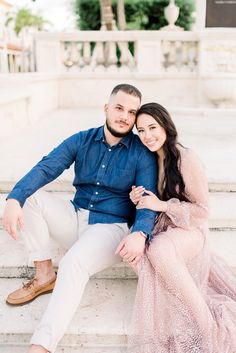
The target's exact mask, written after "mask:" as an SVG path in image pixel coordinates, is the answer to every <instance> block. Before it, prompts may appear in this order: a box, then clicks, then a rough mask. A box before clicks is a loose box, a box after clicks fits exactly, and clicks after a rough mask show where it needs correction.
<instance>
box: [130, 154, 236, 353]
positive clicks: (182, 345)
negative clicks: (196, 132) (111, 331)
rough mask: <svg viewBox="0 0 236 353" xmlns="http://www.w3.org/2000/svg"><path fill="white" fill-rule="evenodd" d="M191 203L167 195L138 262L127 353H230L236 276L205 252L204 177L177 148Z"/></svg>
mask: <svg viewBox="0 0 236 353" xmlns="http://www.w3.org/2000/svg"><path fill="white" fill-rule="evenodd" d="M180 153H181V165H180V168H181V173H182V176H183V179H184V182H185V188H186V189H185V190H186V193H187V196H188V199H189V200H190V201H191V202H180V201H179V200H178V199H174V198H173V199H170V200H168V201H167V204H168V209H167V212H166V213H162V214H161V215H160V216H159V218H158V219H157V222H156V225H155V227H154V238H153V240H152V241H151V243H150V245H149V247H148V248H147V249H146V253H145V255H144V256H143V257H142V259H141V261H140V262H139V263H138V266H137V268H136V270H137V272H138V286H137V293H136V299H135V303H134V308H133V315H132V319H131V325H130V329H129V332H128V352H129V353H236V276H235V275H234V274H233V272H232V271H231V269H230V268H229V267H228V266H227V264H226V263H225V262H224V261H223V260H222V259H221V258H220V257H218V256H216V255H214V254H213V253H211V252H210V251H209V245H208V182H207V178H206V175H205V172H204V168H203V166H202V163H201V161H200V160H199V158H198V157H197V155H196V154H195V153H194V152H193V151H192V150H190V149H184V148H181V149H180Z"/></svg>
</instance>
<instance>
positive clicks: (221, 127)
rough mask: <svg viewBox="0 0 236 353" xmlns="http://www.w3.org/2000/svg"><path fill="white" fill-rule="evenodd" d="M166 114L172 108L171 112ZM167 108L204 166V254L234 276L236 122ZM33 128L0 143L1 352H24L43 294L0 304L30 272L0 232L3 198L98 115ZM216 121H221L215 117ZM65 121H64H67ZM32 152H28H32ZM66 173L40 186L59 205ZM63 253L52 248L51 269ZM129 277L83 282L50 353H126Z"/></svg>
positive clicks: (68, 192)
mask: <svg viewBox="0 0 236 353" xmlns="http://www.w3.org/2000/svg"><path fill="white" fill-rule="evenodd" d="M170 111H171V110H170ZM217 112H218V114H215V111H197V110H194V109H192V110H191V109H189V110H183V111H180V110H172V111H171V113H173V114H172V116H173V120H174V122H175V123H176V126H177V128H178V131H179V135H180V142H182V143H183V144H184V145H186V146H188V147H191V148H193V149H194V150H195V151H196V152H197V153H198V154H199V156H200V158H201V159H202V160H203V162H204V164H205V166H206V172H207V176H208V180H209V190H210V206H211V215H210V222H209V226H210V233H209V237H210V243H211V249H212V250H213V251H214V252H216V253H217V254H219V255H221V256H222V257H223V258H224V259H225V260H226V261H227V262H228V264H229V265H230V266H231V267H232V269H234V270H235V271H236V257H235V254H236V206H235V205H236V166H235V165H234V163H233V161H235V160H236V120H235V114H228V112H227V111H225V112H221V111H217ZM49 115H50V116H47V119H42V120H41V121H38V122H34V123H33V124H32V125H31V126H28V127H27V128H25V129H22V130H21V132H20V134H19V133H18V134H15V135H14V136H12V137H11V138H10V139H9V138H8V139H5V140H2V141H0V160H1V169H0V278H1V281H0V352H1V353H16V352H17V353H25V352H26V347H27V346H28V343H29V339H30V336H31V335H32V333H33V331H34V328H35V327H36V326H37V323H38V322H39V320H40V317H41V315H42V313H43V311H44V309H45V307H46V304H47V302H48V299H49V295H45V296H42V297H40V298H38V299H37V300H36V301H34V302H32V303H30V304H29V305H27V306H24V307H19V308H13V307H8V306H6V305H5V298H6V296H7V293H9V292H11V291H12V290H14V289H15V288H18V287H19V286H20V284H21V282H22V277H23V278H24V277H29V276H31V275H32V273H33V269H32V267H30V266H29V267H28V266H27V265H30V264H29V263H28V261H27V258H26V254H25V252H24V249H23V244H22V242H21V240H19V241H17V242H15V241H14V240H12V239H10V237H9V236H8V235H7V234H6V233H5V232H4V231H3V229H2V211H3V206H4V202H5V201H4V199H5V197H6V194H7V193H8V192H9V191H10V190H11V189H12V187H13V185H14V183H15V181H17V180H18V179H19V178H20V177H21V176H22V175H24V174H25V173H26V172H27V171H28V170H29V169H30V168H31V167H32V166H33V164H35V163H36V162H37V161H38V160H39V159H41V157H42V156H43V155H45V154H47V153H48V152H49V151H50V150H51V149H52V148H53V147H54V146H56V145H57V144H58V143H59V142H61V141H62V140H63V139H64V138H66V137H68V136H70V135H72V134H73V133H75V132H76V131H78V130H83V129H87V128H90V127H91V126H98V125H102V124H103V122H104V118H103V116H104V114H103V111H102V109H100V108H99V109H98V108H96V109H94V108H93V109H85V108H81V109H60V110H57V111H54V112H52V113H51V114H49ZM222 117H223V118H222ZM68 121H69V123H68ZM32 146H33V147H32ZM72 180H73V169H72V168H71V169H70V170H69V171H66V172H65V173H63V174H62V175H61V176H60V177H59V179H58V180H57V181H55V182H53V183H51V184H49V185H47V186H46V187H45V189H46V190H48V191H51V192H54V193H55V194H57V195H58V196H59V197H63V198H65V199H69V198H72V197H73V196H72V194H73V187H71V181H72ZM61 255H63V252H62V251H61V250H60V249H58V247H56V250H55V259H54V260H55V261H54V263H55V265H57V264H58V261H59V258H60V256H61ZM135 278H136V275H135V273H134V272H133V271H132V270H131V269H130V268H129V267H128V266H127V265H126V264H124V263H121V264H118V265H116V266H113V267H112V268H109V269H107V270H105V271H103V272H101V273H98V274H96V275H95V276H94V277H93V278H92V279H91V280H90V281H89V283H88V286H87V288H86V291H85V293H84V296H83V299H82V302H81V305H80V308H79V310H78V311H77V313H76V315H75V317H74V319H73V321H72V323H71V325H70V327H69V328H68V330H67V332H66V334H65V336H64V337H63V339H62V341H61V343H60V345H59V347H58V349H57V353H125V351H126V349H125V344H126V332H127V323H128V322H129V316H130V312H131V309H132V303H133V299H134V295H135V287H136V279H135Z"/></svg>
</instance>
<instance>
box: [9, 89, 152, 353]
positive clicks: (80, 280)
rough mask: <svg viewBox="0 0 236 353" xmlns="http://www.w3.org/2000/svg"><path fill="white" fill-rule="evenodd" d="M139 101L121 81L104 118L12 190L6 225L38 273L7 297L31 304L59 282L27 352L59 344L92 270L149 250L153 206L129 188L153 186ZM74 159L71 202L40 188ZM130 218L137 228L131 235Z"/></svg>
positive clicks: (68, 141) (43, 350) (42, 351)
mask: <svg viewBox="0 0 236 353" xmlns="http://www.w3.org/2000/svg"><path fill="white" fill-rule="evenodd" d="M140 102H141V93H140V92H139V91H138V90H137V88H135V87H133V86H131V85H127V84H121V85H118V86H116V87H115V88H114V89H113V91H112V93H111V95H110V98H109V102H108V103H107V104H105V106H104V111H105V115H106V123H105V125H104V126H102V127H100V128H94V129H90V130H87V131H81V132H79V133H77V134H75V135H73V136H71V137H69V138H68V139H66V140H65V141H64V142H63V143H62V144H60V145H59V146H58V147H57V148H55V149H54V150H53V151H52V152H51V153H50V154H49V155H48V156H46V157H44V158H43V159H42V160H41V161H40V162H39V163H38V164H37V165H36V166H35V167H34V168H33V169H32V170H31V171H30V172H29V173H28V174H26V176H24V177H23V178H22V179H21V180H20V181H19V182H18V183H17V184H16V186H15V187H14V189H13V190H12V192H11V193H10V194H9V195H8V197H7V204H6V208H5V212H4V219H3V222H4V228H5V229H6V230H7V232H8V233H9V234H10V235H11V236H12V237H13V238H16V237H17V233H16V229H17V224H18V225H19V227H20V228H21V230H22V235H23V238H24V240H25V243H26V247H27V249H28V251H29V255H30V259H31V260H32V261H34V263H35V267H36V272H35V277H34V278H33V279H32V280H30V281H29V282H28V283H27V284H26V285H24V286H23V287H22V288H20V289H18V290H16V291H15V292H13V293H11V294H9V296H8V298H7V303H8V304H11V305H19V304H21V305H22V304H25V303H27V302H29V301H31V300H33V299H35V298H36V297H37V296H38V295H40V294H44V293H47V292H50V291H52V289H53V288H54V285H55V288H54V291H53V294H52V296H51V299H50V302H49V305H48V307H47V309H46V312H45V313H44V316H43V319H42V321H41V323H40V324H39V326H38V328H37V329H36V331H35V333H34V335H33V337H32V340H31V346H30V348H29V351H28V352H29V353H46V352H48V351H49V352H54V351H55V349H56V346H57V343H58V341H59V340H60V339H61V337H62V336H63V334H64V332H65V330H66V328H67V326H68V324H69V322H70V321H71V319H72V317H73V315H74V313H75V311H76V309H77V307H78V305H79V302H80V299H81V296H82V294H83V291H84V288H85V285H86V283H87V281H88V279H89V277H90V276H91V275H93V274H94V273H96V272H98V271H101V270H103V269H105V268H107V267H109V266H112V265H114V264H115V263H117V262H119V261H120V257H119V255H120V256H121V257H122V258H123V260H124V261H127V262H129V263H131V264H136V263H137V262H138V261H139V260H140V258H141V256H142V254H143V252H144V248H145V241H146V240H147V238H150V236H151V230H152V227H153V222H154V218H155V212H153V211H150V210H147V209H142V210H137V212H136V215H135V208H134V206H133V205H132V203H131V202H130V200H129V192H130V190H131V187H132V185H142V186H144V187H145V188H146V189H148V190H152V191H153V192H155V191H156V181H157V170H156V168H157V167H156V160H155V157H154V155H153V154H152V153H150V152H149V151H148V150H147V149H146V148H145V147H144V146H143V145H142V144H141V142H140V141H139V138H138V136H136V135H134V134H133V133H132V128H133V125H134V122H135V115H136V112H137V110H138V108H139V106H140ZM72 163H75V178H74V182H73V185H74V186H75V188H76V194H75V197H74V199H73V201H72V202H68V201H65V200H60V199H58V198H55V197H54V196H52V195H50V193H47V192H45V191H38V192H36V191H37V190H38V189H39V188H41V187H42V186H44V185H46V184H47V183H49V182H51V181H52V180H54V179H55V178H57V177H58V176H59V175H60V174H61V173H62V172H63V171H64V170H65V169H66V168H69V167H70V165H71V164H72ZM35 192H36V193H35ZM34 193H35V194H34ZM33 194H34V195H33ZM31 195H32V196H31ZM22 207H23V210H22ZM131 224H133V228H132V233H131V234H128V232H129V228H128V226H130V225H131ZM127 234H128V235H127ZM50 236H51V237H53V238H54V239H56V240H57V241H58V242H59V243H61V244H62V245H63V246H64V247H65V248H67V249H69V250H68V252H67V253H66V255H65V256H64V257H63V258H62V260H61V262H60V265H59V269H58V274H57V279H56V274H55V272H54V270H53V266H52V261H51V253H50V249H49V239H50ZM118 254H119V255H118ZM55 282H56V283H55ZM62 303H63V305H62ZM65 303H66V304H65Z"/></svg>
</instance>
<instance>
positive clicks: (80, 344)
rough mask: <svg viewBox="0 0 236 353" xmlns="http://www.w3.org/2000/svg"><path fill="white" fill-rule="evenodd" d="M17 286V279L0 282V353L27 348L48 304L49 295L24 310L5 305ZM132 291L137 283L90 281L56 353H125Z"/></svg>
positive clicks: (23, 307)
mask: <svg viewBox="0 0 236 353" xmlns="http://www.w3.org/2000/svg"><path fill="white" fill-rule="evenodd" d="M20 284H21V281H20V280H19V279H2V280H1V291H0V317H1V318H2V320H0V352H1V353H6V352H7V353H13V352H17V353H20V352H23V351H24V346H25V347H26V346H27V345H28V344H29V340H30V337H31V335H32V334H33V331H34V329H35V328H36V326H37V324H38V322H39V320H40V318H41V316H42V314H43V312H44V310H45V308H46V305H47V303H48V300H49V296H50V294H49V295H44V296H41V297H39V298H37V300H35V301H33V302H32V303H30V304H28V305H26V306H20V307H10V306H8V305H6V304H5V298H6V296H7V293H9V292H11V291H12V290H14V289H15V288H18V287H19V286H20ZM135 288H136V280H120V279H116V280H108V279H106V280H105V279H91V280H90V281H89V283H88V285H87V287H86V289H85V293H84V296H83V299H82V301H81V304H80V306H79V308H78V310H77V312H76V314H75V317H74V318H73V320H72V322H71V324H70V326H69V327H68V329H67V332H66V334H65V335H64V337H63V339H62V341H61V342H60V344H59V347H58V350H57V353H62V352H63V353H75V352H76V353H95V352H96V353H123V352H125V344H126V333H127V325H128V322H129V318H130V314H131V310H132V303H133V300H134V295H135ZM3 318H4V320H3ZM5 348H7V350H6V351H5ZM25 349H26V348H25Z"/></svg>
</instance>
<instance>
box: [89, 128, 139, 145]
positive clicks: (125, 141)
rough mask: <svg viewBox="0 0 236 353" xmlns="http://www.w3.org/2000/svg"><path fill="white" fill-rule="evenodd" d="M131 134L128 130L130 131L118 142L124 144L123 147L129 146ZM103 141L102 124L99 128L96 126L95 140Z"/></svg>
mask: <svg viewBox="0 0 236 353" xmlns="http://www.w3.org/2000/svg"><path fill="white" fill-rule="evenodd" d="M132 136H133V132H132V131H130V133H129V134H128V135H127V136H125V137H123V138H122V139H121V140H120V142H118V144H120V143H121V144H122V145H124V146H125V147H127V148H128V147H129V145H130V142H131V140H132ZM101 140H102V141H105V136H104V126H101V127H100V128H98V132H97V136H96V137H95V141H101Z"/></svg>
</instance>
